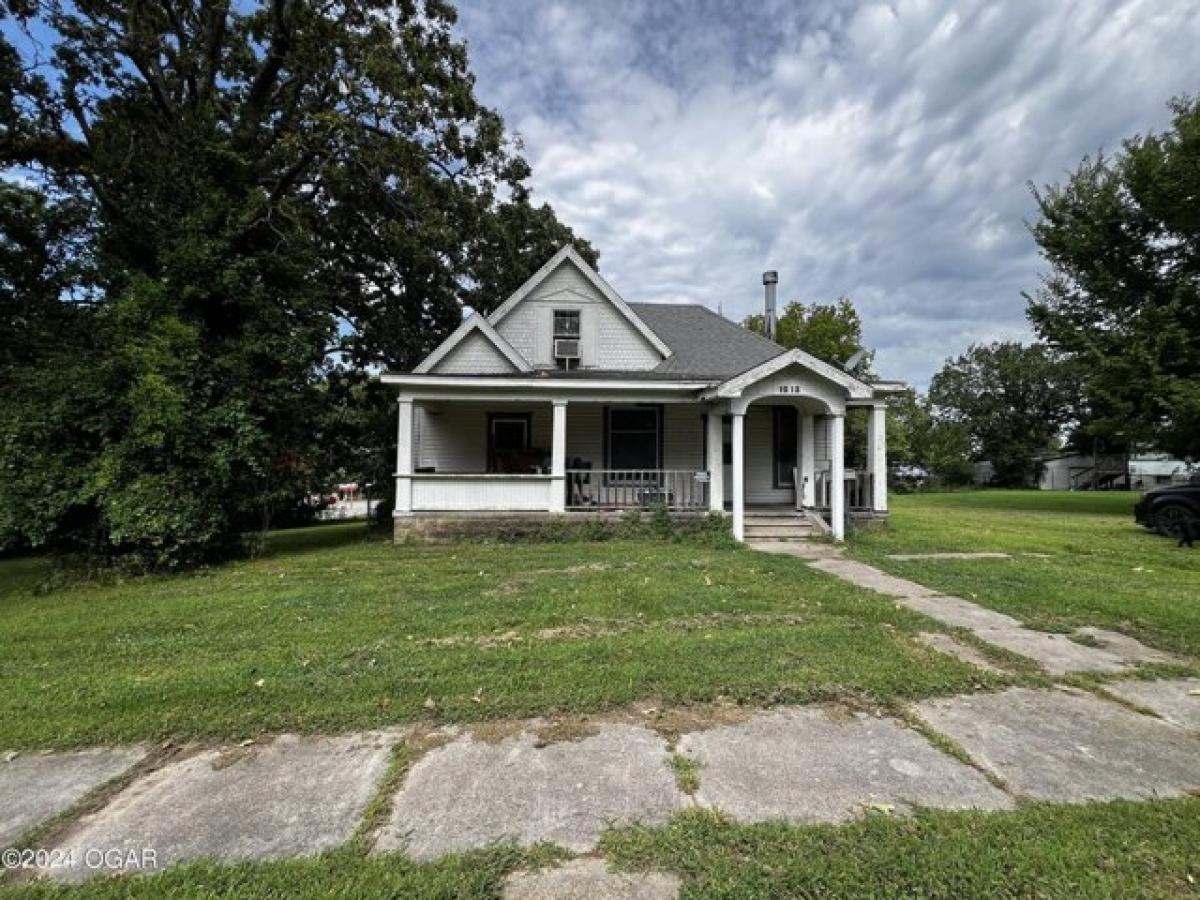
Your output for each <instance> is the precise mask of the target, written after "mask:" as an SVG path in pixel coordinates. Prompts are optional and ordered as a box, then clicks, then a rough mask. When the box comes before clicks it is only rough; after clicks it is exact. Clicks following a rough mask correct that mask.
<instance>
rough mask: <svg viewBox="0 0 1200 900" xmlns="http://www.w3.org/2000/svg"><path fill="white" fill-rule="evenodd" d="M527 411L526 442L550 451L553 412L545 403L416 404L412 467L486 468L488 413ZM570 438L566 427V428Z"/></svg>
mask: <svg viewBox="0 0 1200 900" xmlns="http://www.w3.org/2000/svg"><path fill="white" fill-rule="evenodd" d="M489 412H495V413H506V412H518V413H529V414H530V427H531V432H530V435H529V445H530V446H531V447H536V448H539V449H543V450H545V451H546V453H547V454H549V453H550V428H551V416H552V415H553V412H552V410H551V407H550V405H549V404H548V403H541V404H487V403H451V402H447V403H433V404H427V405H425V404H418V405H417V408H416V415H415V416H414V419H415V420H416V426H415V436H414V440H415V442H416V448H417V449H416V455H415V458H416V466H417V467H418V468H432V469H433V471H435V472H483V471H485V470H486V469H487V420H488V413H489ZM567 436H568V440H569V439H570V427H569V426H568V430H567Z"/></svg>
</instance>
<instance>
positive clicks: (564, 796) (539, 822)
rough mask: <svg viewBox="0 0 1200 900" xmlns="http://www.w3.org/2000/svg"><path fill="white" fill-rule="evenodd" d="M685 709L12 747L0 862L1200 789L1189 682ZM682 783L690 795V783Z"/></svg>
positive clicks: (302, 847) (390, 845) (184, 856)
mask: <svg viewBox="0 0 1200 900" xmlns="http://www.w3.org/2000/svg"><path fill="white" fill-rule="evenodd" d="M819 556H820V558H817V559H812V560H810V564H811V565H813V566H814V567H815V568H818V569H820V570H822V571H824V572H827V573H829V574H831V575H834V576H837V577H840V578H844V579H846V580H847V581H851V582H853V583H855V584H857V585H860V586H862V587H867V588H870V589H872V590H875V591H878V592H881V593H883V594H885V595H887V596H888V597H890V598H892V599H893V600H894V601H895V602H897V603H899V604H900V605H902V606H905V607H906V608H909V609H913V610H915V611H917V612H921V613H924V614H926V615H929V616H931V617H933V618H935V619H937V620H938V621H940V622H942V623H944V624H947V625H952V626H956V627H963V628H967V629H969V630H970V631H971V632H972V633H973V634H974V635H975V636H976V637H977V638H979V639H980V640H984V641H987V642H989V643H992V644H995V645H996V646H999V647H1004V648H1005V649H1008V650H1011V651H1013V652H1017V653H1023V654H1024V655H1026V656H1028V657H1029V658H1030V659H1032V660H1035V661H1036V662H1038V663H1039V664H1040V665H1042V666H1043V667H1044V668H1045V669H1046V670H1047V671H1048V672H1050V673H1052V674H1061V673H1066V672H1079V671H1089V672H1100V673H1124V672H1126V671H1127V670H1132V669H1133V668H1134V667H1136V666H1137V665H1139V664H1141V663H1144V662H1159V661H1167V660H1171V659H1172V657H1169V656H1168V655H1166V654H1162V653H1160V652H1158V651H1155V650H1153V649H1152V648H1149V647H1146V646H1144V645H1142V644H1140V643H1139V642H1137V641H1135V640H1133V639H1132V638H1128V637H1126V636H1124V635H1119V634H1115V633H1111V632H1105V631H1102V630H1098V629H1084V630H1081V633H1080V635H1081V637H1082V638H1083V639H1085V640H1087V641H1088V643H1089V644H1093V645H1097V644H1098V645H1100V646H1085V645H1084V644H1081V643H1077V642H1075V641H1072V640H1070V639H1069V638H1067V637H1065V636H1062V635H1046V634H1043V633H1041V632H1036V631H1032V630H1031V629H1027V628H1025V627H1024V626H1022V625H1021V623H1020V622H1018V621H1017V620H1015V619H1013V618H1011V617H1009V616H1005V615H1003V614H1001V613H997V612H995V611H992V610H988V609H986V608H984V607H982V606H979V605H978V604H973V603H969V602H967V601H965V600H962V599H961V598H956V597H949V596H944V595H941V594H939V593H937V592H935V591H932V590H930V589H928V588H926V587H923V586H922V585H919V584H916V583H915V582H911V581H906V580H904V579H899V578H895V577H894V576H891V575H888V574H886V573H884V572H881V571H879V570H878V569H874V568H873V567H871V566H866V565H864V564H862V563H858V562H854V561H851V560H847V559H843V558H841V557H839V556H838V555H836V553H832V552H828V551H826V552H824V553H822V554H820V555H819ZM919 639H920V640H922V641H924V642H926V643H927V644H928V645H929V646H931V647H933V648H934V649H936V650H938V651H939V652H947V653H951V654H953V655H955V656H957V657H959V658H960V659H963V660H964V661H965V662H967V663H969V664H972V665H978V666H980V667H981V668H982V667H986V666H988V665H991V663H990V662H989V661H988V660H987V658H986V657H984V656H982V655H981V654H980V653H979V650H978V648H977V647H975V646H972V645H969V644H967V643H964V642H962V641H959V640H957V639H956V638H954V637H953V636H951V635H947V634H944V633H928V634H925V635H922V636H920V638H919ZM668 712H670V711H668ZM688 713H689V714H688V715H687V716H686V717H683V716H667V717H666V719H664V718H662V717H661V715H660V714H657V713H656V714H654V715H651V713H650V712H648V713H646V714H645V715H643V716H640V717H639V715H636V714H632V713H624V714H621V715H620V716H618V715H613V716H609V717H605V716H597V717H593V718H590V719H585V720H571V721H570V722H567V723H563V722H546V721H541V720H533V721H522V722H509V723H489V724H487V725H481V726H478V727H476V728H474V729H471V728H455V727H447V728H443V729H437V730H434V731H428V730H425V731H418V730H417V729H415V728H408V729H395V730H391V731H378V732H369V733H361V734H350V735H342V736H337V737H300V736H295V735H280V736H276V737H273V738H264V739H262V740H260V741H258V742H254V743H247V744H244V745H238V746H231V747H217V748H213V747H200V746H197V747H185V748H181V749H176V750H173V751H167V750H162V749H160V750H158V751H155V753H154V754H150V753H149V751H148V749H147V748H145V747H136V746H135V747H124V748H104V749H94V750H86V751H79V752H74V753H62V754H25V755H16V756H15V757H13V758H11V759H8V760H7V761H0V847H3V846H16V845H22V835H30V834H32V835H33V840H32V846H35V847H40V848H46V849H50V850H53V851H58V855H57V856H55V855H51V857H50V863H52V864H51V865H46V866H45V867H44V868H42V869H41V870H39V871H37V872H34V873H32V874H33V875H35V876H36V877H49V878H53V879H57V880H62V881H76V880H81V879H85V878H89V877H92V876H95V875H97V874H101V873H105V872H109V873H112V872H117V871H146V870H156V869H161V868H164V867H166V866H169V865H172V864H175V863H178V862H183V861H186V860H192V859H197V858H202V857H212V858H215V859H219V860H230V861H234V860H247V859H250V860H253V859H275V858H281V857H289V856H301V855H308V854H313V853H317V852H320V851H322V850H324V849H327V848H330V847H336V846H339V845H342V844H345V843H346V842H348V841H350V840H352V839H355V838H356V836H357V838H358V839H363V840H366V841H367V843H368V845H369V846H370V847H371V848H372V852H374V853H389V852H401V853H405V854H407V855H409V856H411V857H413V858H415V859H421V860H432V859H437V858H439V857H441V856H443V855H445V854H447V853H454V852H460V851H466V850H473V849H478V848H484V847H488V846H491V845H494V844H497V843H515V844H517V845H520V846H533V845H535V844H539V843H543V842H548V843H552V844H557V845H559V846H561V847H564V848H565V849H567V850H569V851H572V852H574V853H590V852H592V851H594V850H595V848H596V846H597V844H598V841H599V839H600V837H601V835H602V834H603V832H604V831H605V829H607V828H610V827H613V826H620V825H625V824H642V825H649V826H654V825H660V824H663V823H665V822H666V821H668V820H669V819H670V817H671V816H672V815H674V814H675V813H677V812H678V811H680V810H683V809H686V808H689V807H701V808H706V809H713V810H717V811H720V812H722V813H723V814H726V815H728V816H730V817H732V818H734V819H736V820H738V821H742V822H760V821H766V820H773V819H783V820H788V821H792V822H800V823H811V822H843V821H847V820H850V819H853V818H855V817H859V816H862V815H864V814H866V813H867V812H871V811H876V812H884V813H889V814H898V815H903V814H907V813H909V812H911V811H912V810H915V809H918V808H921V807H933V808H939V809H974V810H981V811H988V810H1002V809H1009V808H1012V807H1014V806H1015V805H1016V804H1017V803H1018V802H1019V801H1021V800H1024V799H1031V800H1042V801H1052V802H1072V803H1073V802H1082V801H1089V800H1110V799H1118V798H1131V799H1138V798H1152V797H1175V796H1184V795H1187V794H1190V793H1194V792H1195V791H1197V790H1200V679H1197V678H1177V679H1165V680H1159V681H1140V680H1134V679H1126V678H1117V679H1110V680H1109V681H1108V682H1106V683H1105V684H1104V686H1103V688H1102V689H1100V690H1098V692H1097V693H1088V692H1084V691H1080V690H1077V689H1073V688H1064V687H1054V688H1049V689H1040V690H1033V689H1029V688H1010V689H1007V690H1003V691H998V692H992V693H978V694H967V695H961V696H954V697H943V698H935V699H930V700H925V701H922V702H918V703H914V704H912V705H911V707H909V709H908V711H907V712H906V713H905V716H904V718H903V719H899V718H893V717H892V716H889V715H886V714H884V713H882V711H880V712H869V711H863V710H861V709H851V708H847V707H843V706H839V705H836V704H825V705H815V706H804V707H778V708H774V709H769V710H757V711H750V710H736V713H737V714H736V715H731V714H729V713H728V711H725V712H720V711H718V710H716V709H714V710H713V711H712V714H711V715H710V716H709V717H708V718H707V719H706V718H705V714H704V710H702V709H697V708H693V709H689V710H688ZM664 720H666V721H672V722H674V723H675V726H674V730H673V731H670V732H666V731H660V730H659V729H660V728H661V726H660V724H659V723H660V722H662V721H664ZM683 721H687V722H689V723H690V724H689V725H687V726H686V727H681V726H680V725H679V723H680V722H683ZM680 732H682V733H680ZM936 735H940V736H941V737H942V738H945V739H949V742H952V743H953V745H954V746H956V747H958V748H961V750H962V751H965V753H966V754H967V756H968V757H969V762H968V761H964V760H963V759H960V758H957V757H956V756H952V755H950V754H948V753H947V752H945V751H944V750H943V749H942V747H944V746H949V744H948V743H946V741H944V740H931V737H932V736H936ZM401 744H404V745H405V749H406V754H405V756H406V757H407V758H409V759H411V763H410V764H409V766H408V769H407V771H406V772H405V773H404V775H403V777H402V778H401V779H399V781H398V783H396V780H395V779H388V778H387V772H388V769H389V762H390V760H391V759H392V755H393V750H394V749H396V748H397V747H399V746H400V745H401ZM680 770H688V771H690V772H694V773H695V780H694V781H693V780H691V779H682V778H677V775H676V772H677V771H680ZM685 788H686V789H685ZM371 809H373V810H375V813H373V814H372V818H371V821H370V822H369V823H368V822H367V821H366V816H367V815H368V810H371ZM381 809H382V810H383V815H379V810H381ZM49 820H54V822H53V823H52V824H50V825H46V824H44V823H47V822H48V821H49ZM30 829H39V830H36V831H33V832H31V831H30ZM92 851H100V852H101V855H100V856H96V855H89V854H90V853H91V852H92ZM106 851H107V852H106ZM147 851H149V852H147ZM64 859H65V860H69V861H67V862H64ZM56 860H57V862H56ZM26 874H31V873H26ZM678 889H679V882H678V880H677V879H676V878H675V877H673V876H671V875H668V874H663V873H650V874H644V875H636V876H635V875H630V874H627V873H614V872H610V871H609V870H608V868H607V866H606V864H605V863H604V862H603V860H598V859H594V858H588V859H576V860H573V861H571V862H569V863H567V864H565V865H563V866H560V867H557V868H554V869H551V870H540V871H535V872H523V873H518V874H516V875H514V876H513V877H512V878H511V879H510V881H509V883H508V885H507V888H506V891H507V896H510V897H514V898H516V897H522V898H529V897H571V896H578V897H600V898H603V897H646V898H662V897H670V896H674V895H675V893H676V892H677V891H678Z"/></svg>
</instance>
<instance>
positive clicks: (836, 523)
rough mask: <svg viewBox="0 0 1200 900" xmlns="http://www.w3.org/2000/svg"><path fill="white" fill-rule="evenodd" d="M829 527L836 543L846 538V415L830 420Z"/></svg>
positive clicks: (831, 417) (835, 416)
mask: <svg viewBox="0 0 1200 900" xmlns="http://www.w3.org/2000/svg"><path fill="white" fill-rule="evenodd" d="M829 425H830V428H829V481H830V484H829V527H830V528H831V529H832V531H833V539H834V540H835V541H841V540H845V538H846V415H845V413H842V414H841V415H833V416H830V418H829Z"/></svg>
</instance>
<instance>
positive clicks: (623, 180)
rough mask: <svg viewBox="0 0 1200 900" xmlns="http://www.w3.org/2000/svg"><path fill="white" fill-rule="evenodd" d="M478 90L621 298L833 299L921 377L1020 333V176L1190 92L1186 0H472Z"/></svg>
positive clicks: (1193, 62)
mask: <svg viewBox="0 0 1200 900" xmlns="http://www.w3.org/2000/svg"><path fill="white" fill-rule="evenodd" d="M460 17H461V22H460V31H461V34H462V36H463V37H464V38H465V39H466V40H467V42H468V44H469V46H470V50H471V58H472V64H473V67H474V70H475V72H476V75H477V77H478V91H479V94H480V95H481V97H482V98H483V99H484V100H485V101H486V102H488V103H489V104H490V105H492V106H494V107H495V108H497V109H498V110H499V111H500V112H501V113H502V114H503V115H504V117H505V119H506V120H507V122H508V124H509V126H510V128H512V129H514V130H516V131H517V132H518V133H519V134H520V136H521V138H522V139H523V141H524V144H525V152H526V155H527V156H528V158H529V160H530V162H531V163H532V164H533V170H534V177H533V184H534V188H535V191H536V196H537V197H538V198H540V199H542V200H546V201H548V202H550V203H551V204H552V205H553V206H554V207H555V209H556V210H557V211H558V214H559V216H560V217H561V218H563V219H564V220H565V221H567V222H568V223H569V224H570V225H572V226H573V227H574V228H575V229H576V230H577V232H579V233H580V234H582V235H583V236H584V237H586V238H588V239H589V240H590V241H591V242H592V243H593V244H594V245H595V246H596V248H597V249H598V250H599V251H600V254H601V260H600V268H601V271H602V272H603V274H604V275H605V277H606V278H607V279H608V280H609V281H611V282H612V283H613V285H614V286H615V287H616V288H617V290H618V291H619V292H621V294H622V295H623V296H624V297H625V298H626V299H628V300H659V301H691V302H698V303H704V304H706V305H708V306H710V307H712V308H714V309H715V308H716V307H717V304H718V302H719V303H721V304H722V306H723V309H724V312H725V314H726V315H728V316H731V317H736V318H741V317H742V316H744V315H746V314H747V313H750V312H753V311H757V310H758V308H759V307H760V306H761V302H762V299H761V298H762V286H761V280H760V273H761V272H762V271H763V270H764V269H768V268H774V269H778V270H779V277H780V300H781V302H782V301H788V300H804V301H814V300H825V301H827V300H830V299H832V298H835V297H837V296H839V295H841V294H847V295H849V296H850V297H852V298H853V299H854V301H855V302H856V304H857V305H858V307H859V310H860V311H861V312H862V314H863V317H864V320H865V327H866V338H867V343H868V344H869V345H870V346H872V347H874V348H876V349H877V351H878V355H877V359H876V368H877V369H878V370H879V371H880V374H882V375H884V376H887V377H894V378H904V379H907V380H909V381H911V382H912V383H914V384H916V385H918V386H920V387H924V386H925V384H926V382H927V381H928V379H929V377H930V375H931V374H932V373H933V372H934V371H935V370H936V369H937V368H938V367H939V366H940V365H941V362H942V360H943V359H944V358H945V357H946V356H947V355H950V354H952V353H957V352H960V351H961V350H963V349H965V347H966V346H967V345H968V344H969V343H971V342H972V341H987V340H994V339H999V338H1010V337H1018V338H1025V337H1028V331H1027V329H1026V327H1025V322H1024V315H1023V310H1024V301H1023V299H1022V298H1021V291H1022V290H1030V289H1032V288H1034V287H1035V286H1036V284H1037V273H1038V271H1039V268H1040V265H1039V260H1038V257H1037V253H1036V250H1035V247H1034V245H1033V242H1032V240H1031V239H1030V237H1029V234H1028V232H1027V230H1026V228H1025V224H1024V223H1025V221H1026V220H1028V219H1030V218H1032V217H1033V214H1034V211H1033V205H1032V200H1031V198H1030V195H1029V191H1028V188H1027V184H1028V182H1030V181H1033V182H1035V183H1038V184H1044V183H1046V182H1047V181H1054V180H1061V179H1062V178H1063V177H1064V175H1065V173H1066V172H1067V171H1068V170H1070V169H1072V168H1074V166H1075V165H1076V164H1077V163H1078V161H1079V160H1080V158H1081V157H1082V156H1084V155H1085V154H1088V153H1093V154H1094V153H1095V152H1096V150H1097V149H1100V148H1104V149H1106V150H1111V149H1114V148H1117V147H1118V146H1119V144H1120V141H1121V139H1122V138H1123V137H1126V136H1130V135H1133V134H1135V133H1138V132H1144V131H1147V130H1154V129H1161V128H1162V127H1163V126H1164V125H1165V124H1166V123H1167V122H1168V118H1169V115H1168V112H1167V110H1166V105H1165V104H1166V101H1167V100H1168V98H1170V97H1171V96H1172V95H1174V94H1179V93H1183V92H1196V91H1200V51H1198V50H1197V47H1200V0H1083V2H1066V0H997V2H982V0H955V2H940V3H939V2H926V0H896V2H892V3H862V4H856V3H850V2H840V0H809V2H803V0H793V2H786V0H749V2H737V0H728V2H721V0H644V2H633V0H571V2H568V0H466V2H463V3H462V4H461V5H460Z"/></svg>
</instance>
